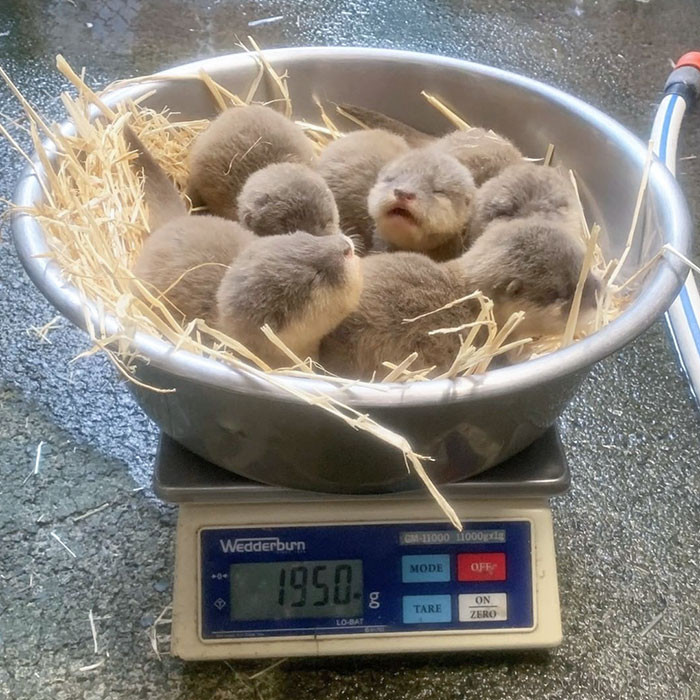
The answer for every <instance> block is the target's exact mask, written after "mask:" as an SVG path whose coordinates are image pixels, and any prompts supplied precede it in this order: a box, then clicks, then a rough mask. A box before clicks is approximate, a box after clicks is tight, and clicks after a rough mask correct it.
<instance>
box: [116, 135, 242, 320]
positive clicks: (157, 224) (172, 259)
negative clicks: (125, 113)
mask: <svg viewBox="0 0 700 700" xmlns="http://www.w3.org/2000/svg"><path fill="white" fill-rule="evenodd" d="M123 133H124V137H125V139H126V141H127V144H128V145H129V147H130V148H131V149H132V150H134V151H135V153H136V158H135V160H134V164H135V165H136V166H137V167H138V168H140V169H141V170H142V171H143V177H144V194H145V201H146V209H147V212H148V223H149V227H150V229H151V233H150V235H149V236H148V238H146V240H145V242H144V244H143V247H142V249H141V252H140V253H139V257H138V259H137V260H136V263H135V265H134V267H133V273H134V275H135V276H136V277H137V278H138V279H139V280H141V282H143V284H144V286H145V287H146V289H147V290H148V292H149V293H151V294H153V295H154V296H156V297H159V296H163V297H165V299H166V301H167V302H169V308H168V310H169V311H170V312H171V313H172V314H173V315H174V316H175V317H176V318H178V316H179V317H181V320H182V321H183V322H188V321H191V320H193V319H195V318H201V319H203V320H204V321H206V322H207V323H208V324H212V323H213V322H214V320H215V318H216V303H215V295H216V290H217V288H218V286H219V284H220V282H221V279H222V277H223V276H224V272H225V271H226V267H227V266H228V264H229V263H230V262H231V260H233V258H234V257H235V256H236V255H238V254H239V253H240V252H241V250H243V248H245V247H246V246H247V245H248V244H250V243H251V242H252V241H253V240H254V239H255V236H254V235H253V234H252V233H251V232H250V231H247V230H246V229H244V228H243V227H242V226H240V225H239V224H237V223H235V222H233V221H228V220H227V219H222V218H220V217H217V216H208V215H205V216H189V215H188V214H187V207H186V206H185V203H184V202H183V201H182V199H181V198H180V195H179V194H178V192H177V189H176V188H175V185H174V184H173V183H172V182H171V181H170V179H169V178H168V176H167V175H166V174H165V172H164V171H163V169H162V168H161V167H160V165H158V163H157V162H156V161H155V159H154V158H153V156H152V155H151V153H150V152H149V151H148V149H147V148H146V147H145V146H144V144H143V143H142V141H141V139H139V137H138V136H136V134H135V133H134V131H133V130H132V129H131V128H130V127H129V126H128V125H125V126H124V129H123ZM136 290H137V294H139V296H144V295H143V294H142V292H141V290H140V289H139V288H138V287H137V288H136Z"/></svg>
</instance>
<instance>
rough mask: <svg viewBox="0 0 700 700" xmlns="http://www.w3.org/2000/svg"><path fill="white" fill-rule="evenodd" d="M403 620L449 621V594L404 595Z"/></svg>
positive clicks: (450, 607)
mask: <svg viewBox="0 0 700 700" xmlns="http://www.w3.org/2000/svg"><path fill="white" fill-rule="evenodd" d="M403 621H404V623H406V624H416V623H417V622H451V621H452V601H451V599H450V596H449V595H405V596H404V597H403Z"/></svg>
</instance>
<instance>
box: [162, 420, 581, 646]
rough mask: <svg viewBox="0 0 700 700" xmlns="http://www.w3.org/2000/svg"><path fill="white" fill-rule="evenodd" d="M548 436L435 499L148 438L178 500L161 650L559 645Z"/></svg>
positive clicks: (562, 485)
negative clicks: (339, 488) (279, 481)
mask: <svg viewBox="0 0 700 700" xmlns="http://www.w3.org/2000/svg"><path fill="white" fill-rule="evenodd" d="M569 483H570V476H569V470H568V466H567V464H566V460H565V458H564V454H563V451H562V447H561V444H560V442H559V439H558V436H557V433H556V431H555V430H554V429H551V430H550V431H549V432H547V433H546V434H545V435H544V436H543V437H542V438H540V439H539V440H538V441H537V442H535V443H534V444H533V445H531V446H530V447H529V448H527V449H526V450H525V451H523V452H521V453H520V454H518V455H516V456H515V457H513V458H511V459H510V460H508V461H507V462H505V463H503V464H501V465H499V466H497V467H495V468H493V469H490V470H489V471H487V472H485V473H483V474H481V475H478V476H476V477H473V478H472V479H469V480H468V481H464V482H462V483H457V484H451V485H449V486H444V487H443V488H442V492H443V493H444V495H445V496H446V498H447V499H448V501H449V502H450V504H451V505H452V506H453V507H454V508H455V510H456V511H457V513H458V515H459V516H460V518H462V520H463V523H464V529H463V531H462V532H459V531H457V530H456V529H455V528H454V527H453V526H452V525H451V524H450V523H449V522H447V521H446V519H445V517H444V516H443V515H442V513H441V511H440V510H439V508H438V506H437V505H436V504H435V503H434V501H433V500H432V498H431V497H430V496H429V495H428V494H427V493H425V492H423V491H416V492H404V493H393V494H383V495H371V496H366V495H363V496H348V495H341V494H333V495H330V494H320V493H311V492H305V491H295V490H292V489H287V488H279V487H275V486H267V485H264V484H259V483H255V482H252V481H249V480H247V479H245V478H243V477H239V476H237V475H235V474H233V473H231V472H228V471H225V470H223V469H220V468H219V467H216V466H214V465H212V464H209V463H208V462H206V461H204V460H202V459H200V458H199V457H197V456H195V455H193V454H192V453H190V452H188V451H187V450H185V449H184V448H183V447H181V446H180V445H179V444H178V443H176V442H174V441H173V440H172V439H170V438H168V437H166V436H163V437H162V438H161V442H160V447H159V451H158V457H157V460H156V468H155V472H154V489H155V492H156V494H157V495H158V496H159V497H160V498H162V499H163V500H165V501H169V502H171V503H176V504H178V505H179V514H178V525H177V545H176V561H175V585H174V597H173V624H172V637H171V640H172V642H171V650H172V653H173V654H175V655H176V656H179V657H180V658H183V659H189V660H202V659H234V658H262V657H282V656H323V655H338V654H376V653H392V652H394V653H395V652H423V651H466V650H485V649H521V648H538V647H539V648H542V647H552V646H556V645H557V644H559V643H560V641H561V620H560V613H559V593H558V587H557V573H556V561H555V554H554V539H553V529H552V515H551V511H550V508H549V498H551V497H552V496H555V495H557V494H560V493H563V492H564V491H566V490H567V489H568V487H569Z"/></svg>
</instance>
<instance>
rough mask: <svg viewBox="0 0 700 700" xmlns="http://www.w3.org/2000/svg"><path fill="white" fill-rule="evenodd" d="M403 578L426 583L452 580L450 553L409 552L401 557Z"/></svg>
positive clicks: (404, 580)
mask: <svg viewBox="0 0 700 700" xmlns="http://www.w3.org/2000/svg"><path fill="white" fill-rule="evenodd" d="M401 580H402V581H403V582H404V583H426V582H437V581H449V580H450V555H449V554H409V555H406V556H403V557H401Z"/></svg>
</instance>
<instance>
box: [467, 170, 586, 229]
mask: <svg viewBox="0 0 700 700" xmlns="http://www.w3.org/2000/svg"><path fill="white" fill-rule="evenodd" d="M532 215H535V216H538V217H542V218H546V219H549V220H551V221H552V222H553V223H557V224H558V225H560V226H562V227H563V228H564V229H566V230H567V231H569V232H570V233H571V234H572V235H574V236H575V237H579V234H580V227H581V222H580V214H579V205H578V201H577V199H576V193H575V191H574V188H573V186H572V185H571V183H570V182H569V181H568V180H567V179H566V178H565V177H564V176H563V175H562V174H561V173H560V172H559V171H558V170H557V169H556V168H551V167H546V166H543V165H535V164H533V163H521V164H518V165H511V166H509V167H507V168H506V169H505V170H503V172H502V173H501V174H500V175H498V176H497V177H494V178H493V179H491V180H489V181H488V182H486V183H485V184H484V185H483V187H481V188H480V189H479V191H478V193H477V196H476V203H475V210H474V217H473V219H472V223H471V227H470V232H469V238H470V240H472V241H473V240H475V239H476V238H477V237H478V236H479V235H480V234H481V233H482V231H484V229H485V228H486V227H487V226H488V225H489V224H490V223H491V222H493V221H510V220H513V219H518V218H524V217H528V216H532Z"/></svg>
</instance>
